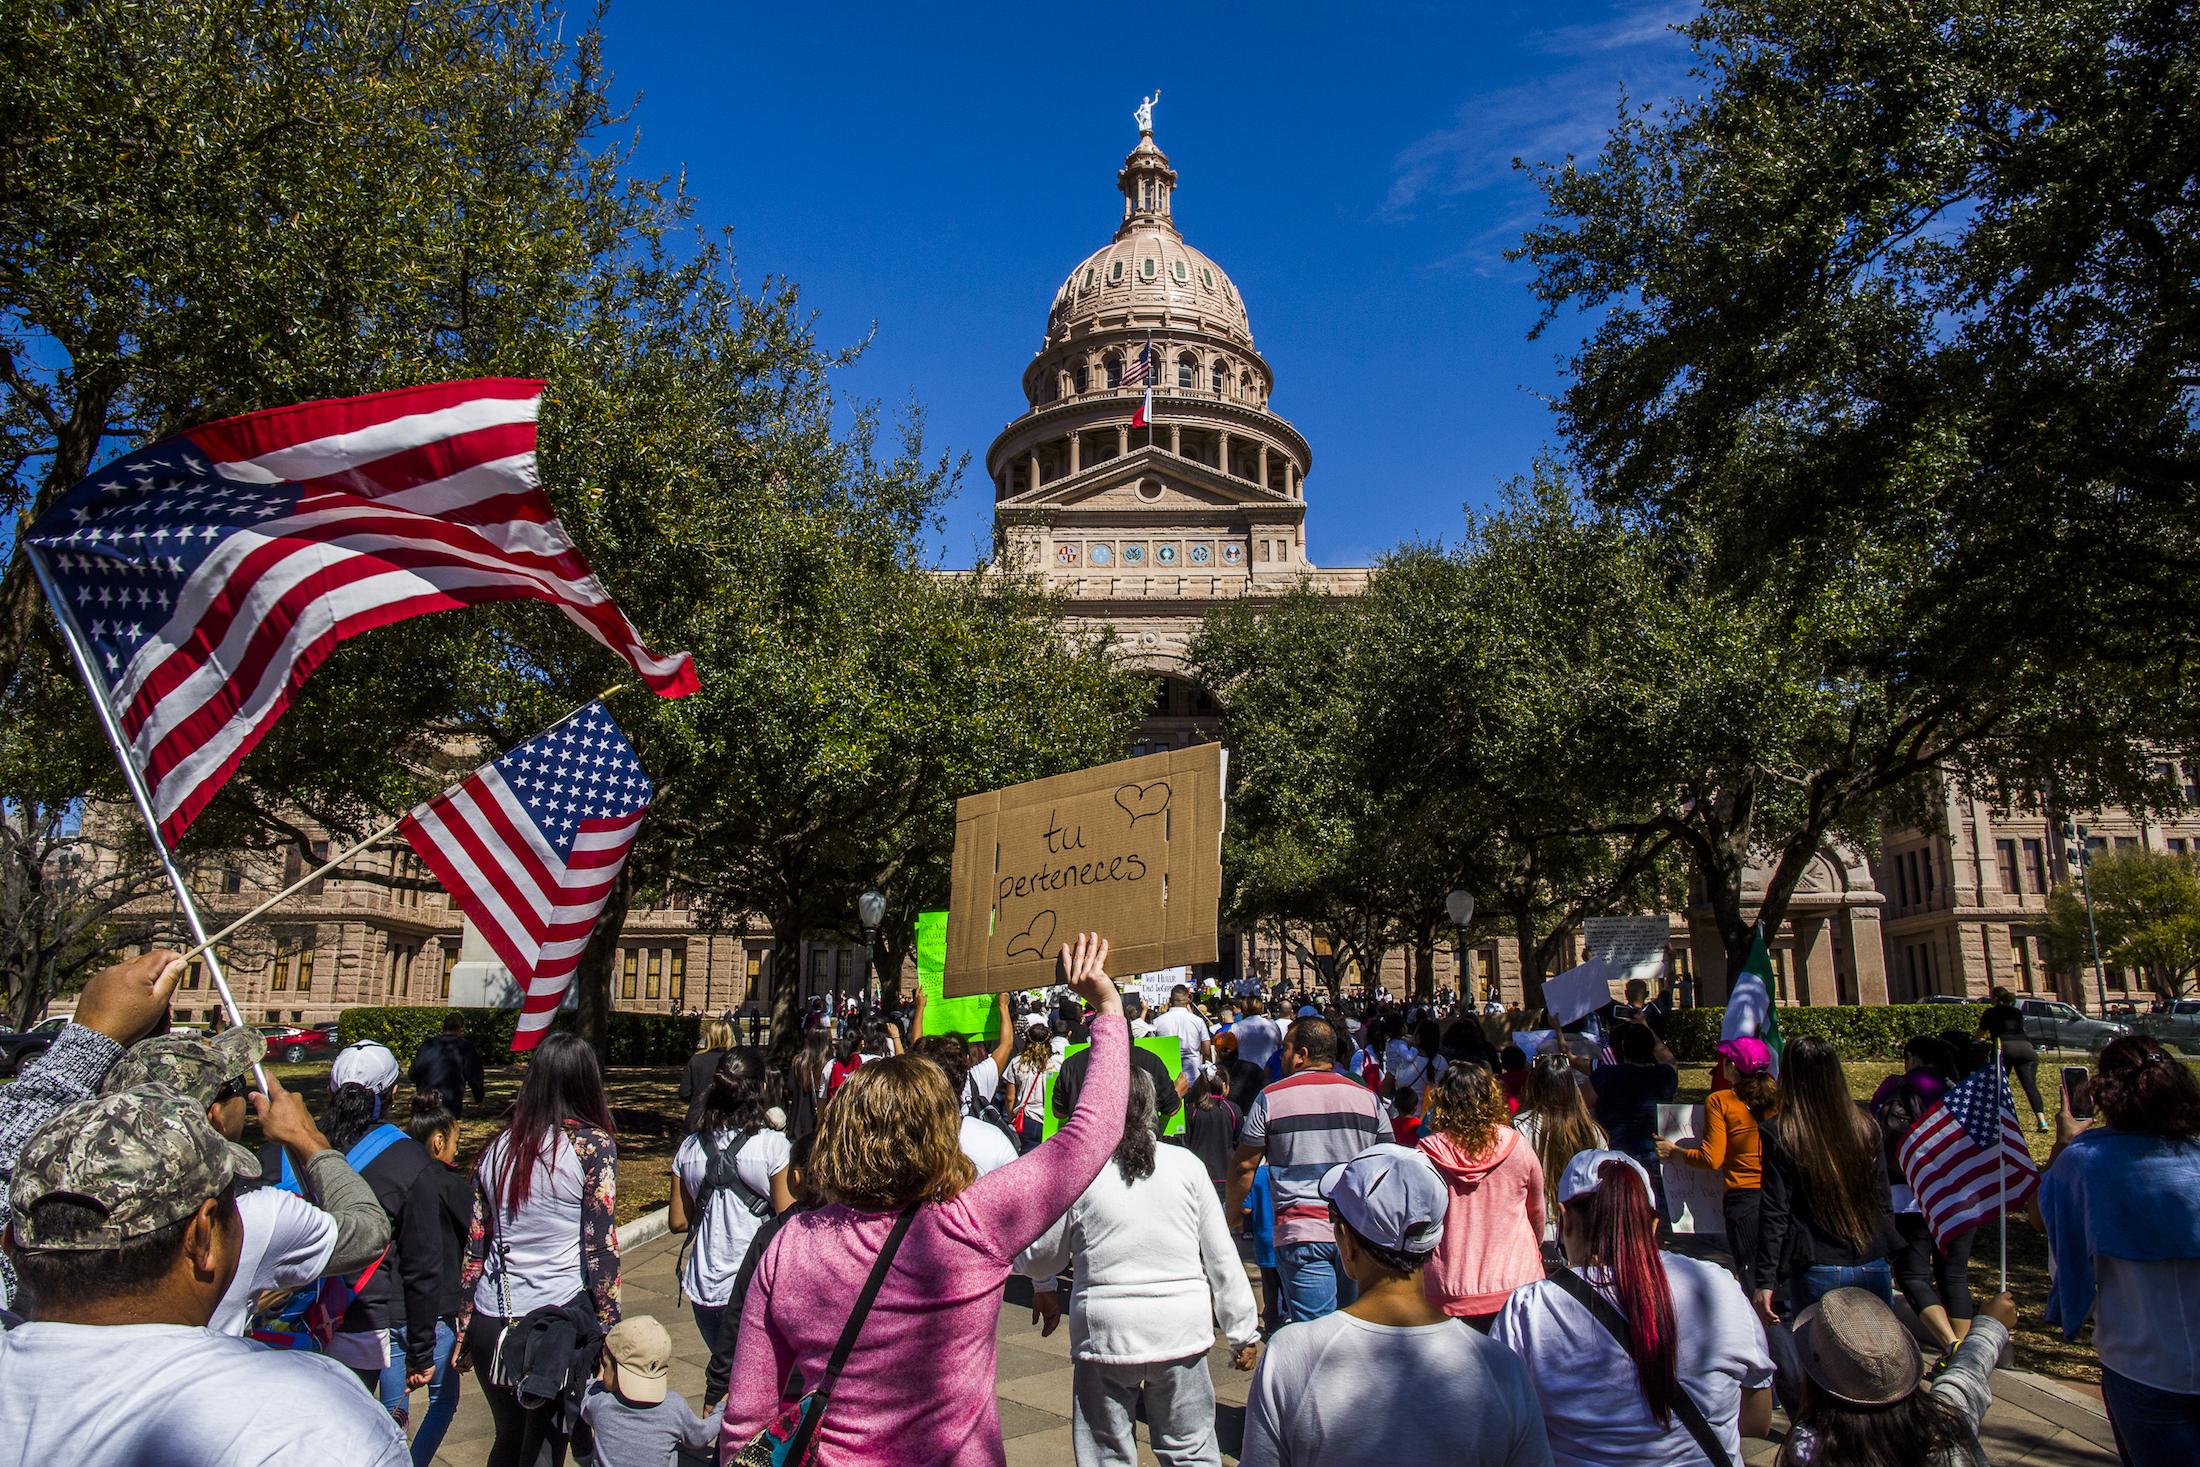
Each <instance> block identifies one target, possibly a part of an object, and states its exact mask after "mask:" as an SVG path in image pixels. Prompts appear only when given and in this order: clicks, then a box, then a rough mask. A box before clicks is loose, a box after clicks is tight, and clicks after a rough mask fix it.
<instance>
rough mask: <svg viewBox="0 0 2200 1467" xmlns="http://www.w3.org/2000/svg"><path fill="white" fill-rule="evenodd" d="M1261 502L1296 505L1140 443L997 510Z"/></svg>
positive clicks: (1154, 508) (1154, 509)
mask: <svg viewBox="0 0 2200 1467" xmlns="http://www.w3.org/2000/svg"><path fill="white" fill-rule="evenodd" d="M1249 505H1260V506H1275V507H1278V508H1297V507H1298V501H1296V500H1294V499H1291V498H1290V497H1289V496H1287V495H1283V494H1279V493H1277V492H1276V491H1274V490H1272V489H1265V488H1263V487H1261V486H1260V485H1258V484H1255V483H1253V482H1251V481H1250V480H1247V479H1239V478H1235V477H1233V476H1231V475H1229V474H1225V473H1223V472H1222V471H1221V470H1219V469H1216V468H1214V467H1212V466H1210V465H1208V464H1203V463H1200V462H1199V461H1197V460H1196V459H1189V458H1184V457H1182V456H1180V455H1178V454H1174V453H1171V452H1169V451H1168V450H1167V449H1165V448H1161V447H1159V446H1151V447H1149V446H1145V445H1141V446H1139V447H1137V448H1133V449H1132V450H1131V451H1130V452H1129V453H1127V454H1124V455H1122V456H1121V457H1119V458H1111V459H1107V460H1104V461H1103V462H1101V463H1097V464H1094V465H1092V466H1091V467H1089V468H1085V469H1082V470H1080V471H1079V472H1077V473H1074V474H1071V475H1068V476H1067V477H1065V478H1060V479H1055V480H1052V481H1050V482H1048V483H1045V484H1041V485H1040V486H1039V487H1038V488H1037V489H1031V490H1026V491H1025V492H1024V493H1021V494H1018V495H1015V496H1014V497H1012V498H1009V499H1004V500H1002V501H1000V503H999V505H998V508H999V509H1001V510H1011V511H1013V510H1033V509H1049V508H1060V509H1072V508H1074V509H1106V510H1117V509H1121V510H1138V511H1141V512H1148V513H1166V512H1167V511H1169V510H1172V509H1187V510H1189V509H1224V508H1237V507H1241V506H1249Z"/></svg>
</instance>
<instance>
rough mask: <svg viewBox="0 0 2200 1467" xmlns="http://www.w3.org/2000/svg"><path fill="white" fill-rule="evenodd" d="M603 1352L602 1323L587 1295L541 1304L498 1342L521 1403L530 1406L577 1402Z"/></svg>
mask: <svg viewBox="0 0 2200 1467" xmlns="http://www.w3.org/2000/svg"><path fill="white" fill-rule="evenodd" d="M602 1354H603V1324H602V1322H601V1321H599V1320H598V1319H597V1318H596V1307H595V1305H593V1304H591V1303H589V1301H588V1295H587V1294H586V1293H580V1294H576V1295H574V1296H573V1297H572V1298H570V1299H568V1300H566V1301H565V1302H564V1303H563V1304H545V1305H544V1306H543V1307H542V1308H540V1309H537V1310H536V1311H534V1312H533V1313H532V1314H529V1315H528V1316H527V1317H526V1318H524V1319H522V1320H520V1321H519V1322H518V1323H516V1324H514V1325H512V1326H511V1327H510V1328H509V1329H507V1330H506V1331H505V1332H504V1335H503V1337H502V1338H500V1339H499V1340H498V1341H497V1358H498V1359H499V1360H501V1361H502V1362H503V1363H504V1365H505V1368H506V1370H507V1371H508V1374H507V1375H506V1377H505V1378H506V1379H507V1380H510V1381H511V1382H513V1388H514V1389H515V1390H516V1391H518V1393H519V1399H520V1404H521V1405H523V1406H526V1407H528V1408H530V1409H532V1408H534V1407H537V1406H546V1405H548V1404H549V1403H550V1402H552V1401H555V1400H560V1399H563V1400H565V1401H568V1402H570V1403H575V1404H577V1403H578V1402H579V1401H580V1398H581V1392H583V1391H585V1390H587V1389H588V1383H589V1381H591V1380H593V1379H594V1378H595V1375H596V1364H597V1361H598V1359H599V1358H600V1357H601V1356H602Z"/></svg>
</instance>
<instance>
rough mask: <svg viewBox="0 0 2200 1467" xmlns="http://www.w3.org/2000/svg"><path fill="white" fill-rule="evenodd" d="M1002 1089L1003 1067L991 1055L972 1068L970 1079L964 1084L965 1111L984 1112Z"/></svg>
mask: <svg viewBox="0 0 2200 1467" xmlns="http://www.w3.org/2000/svg"><path fill="white" fill-rule="evenodd" d="M1000 1088H1001V1067H1000V1066H999V1065H997V1064H995V1063H993V1056H992V1055H990V1054H989V1055H987V1056H986V1057H985V1058H984V1059H982V1060H979V1061H978V1062H977V1063H976V1064H974V1065H972V1066H971V1067H970V1078H969V1079H967V1080H965V1081H964V1082H963V1111H964V1112H965V1113H966V1114H967V1113H968V1112H970V1111H974V1110H983V1109H984V1108H985V1106H986V1104H987V1102H989V1101H991V1100H992V1099H993V1092H994V1091H996V1090H998V1089H1000Z"/></svg>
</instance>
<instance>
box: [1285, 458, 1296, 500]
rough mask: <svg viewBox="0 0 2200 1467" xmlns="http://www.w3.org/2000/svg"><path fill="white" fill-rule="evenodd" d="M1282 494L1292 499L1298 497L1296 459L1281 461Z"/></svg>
mask: <svg viewBox="0 0 2200 1467" xmlns="http://www.w3.org/2000/svg"><path fill="white" fill-rule="evenodd" d="M1283 492H1284V493H1286V494H1288V495H1290V496H1291V497H1292V498H1293V499H1296V498H1298V497H1299V464H1298V460H1297V459H1290V458H1287V459H1285V460H1284V461H1283Z"/></svg>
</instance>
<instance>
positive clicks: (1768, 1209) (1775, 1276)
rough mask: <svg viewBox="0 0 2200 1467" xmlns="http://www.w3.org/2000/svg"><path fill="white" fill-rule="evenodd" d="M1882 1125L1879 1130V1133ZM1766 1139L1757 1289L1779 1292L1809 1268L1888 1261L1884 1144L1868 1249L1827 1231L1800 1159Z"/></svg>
mask: <svg viewBox="0 0 2200 1467" xmlns="http://www.w3.org/2000/svg"><path fill="white" fill-rule="evenodd" d="M1877 1129H1878V1128H1877V1126H1876V1125H1875V1126H1874V1127H1873V1130H1874V1132H1875V1133H1876V1131H1877ZM1762 1134H1763V1135H1764V1192H1763V1200H1762V1202H1761V1204H1760V1207H1761V1211H1760V1212H1759V1214H1758V1223H1757V1266H1756V1269H1755V1270H1754V1272H1755V1274H1756V1286H1757V1287H1758V1288H1760V1289H1776V1288H1778V1287H1779V1286H1780V1285H1782V1284H1784V1283H1785V1282H1786V1281H1787V1280H1789V1279H1791V1278H1794V1277H1795V1276H1797V1275H1798V1274H1800V1273H1802V1271H1803V1270H1804V1269H1806V1268H1811V1267H1814V1266H1817V1265H1821V1264H1823V1265H1828V1266H1854V1265H1856V1264H1861V1263H1870V1262H1872V1261H1873V1260H1874V1259H1879V1258H1885V1257H1886V1256H1887V1253H1888V1245H1889V1242H1890V1241H1891V1237H1892V1234H1893V1231H1894V1219H1893V1210H1892V1198H1891V1195H1890V1193H1889V1191H1888V1188H1887V1166H1886V1158H1885V1154H1884V1143H1881V1147H1880V1149H1879V1150H1877V1151H1875V1154H1874V1156H1873V1160H1872V1169H1871V1175H1872V1188H1873V1190H1872V1196H1871V1206H1872V1209H1873V1213H1874V1215H1875V1217H1876V1218H1877V1223H1876V1225H1875V1226H1874V1228H1873V1231H1872V1236H1871V1240H1870V1241H1869V1242H1868V1243H1866V1244H1865V1246H1864V1247H1862V1248H1858V1247H1857V1246H1856V1245H1855V1244H1853V1243H1851V1242H1849V1241H1848V1240H1847V1239H1845V1238H1843V1237H1842V1236H1841V1235H1840V1234H1838V1233H1835V1232H1831V1231H1829V1230H1827V1229H1825V1228H1822V1227H1820V1226H1819V1224H1818V1219H1817V1218H1816V1216H1814V1214H1813V1212H1812V1210H1811V1206H1810V1198H1809V1195H1808V1193H1807V1192H1806V1191H1805V1190H1804V1187H1803V1182H1802V1177H1801V1174H1800V1173H1799V1172H1798V1170H1797V1169H1796V1166H1795V1163H1794V1161H1793V1160H1792V1159H1791V1158H1790V1157H1789V1156H1788V1154H1787V1153H1786V1152H1785V1151H1783V1150H1782V1149H1781V1148H1780V1145H1779V1143H1778V1142H1776V1141H1775V1140H1773V1138H1772V1134H1771V1131H1770V1130H1769V1128H1768V1129H1767V1130H1766V1131H1765V1132H1763V1133H1762Z"/></svg>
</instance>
